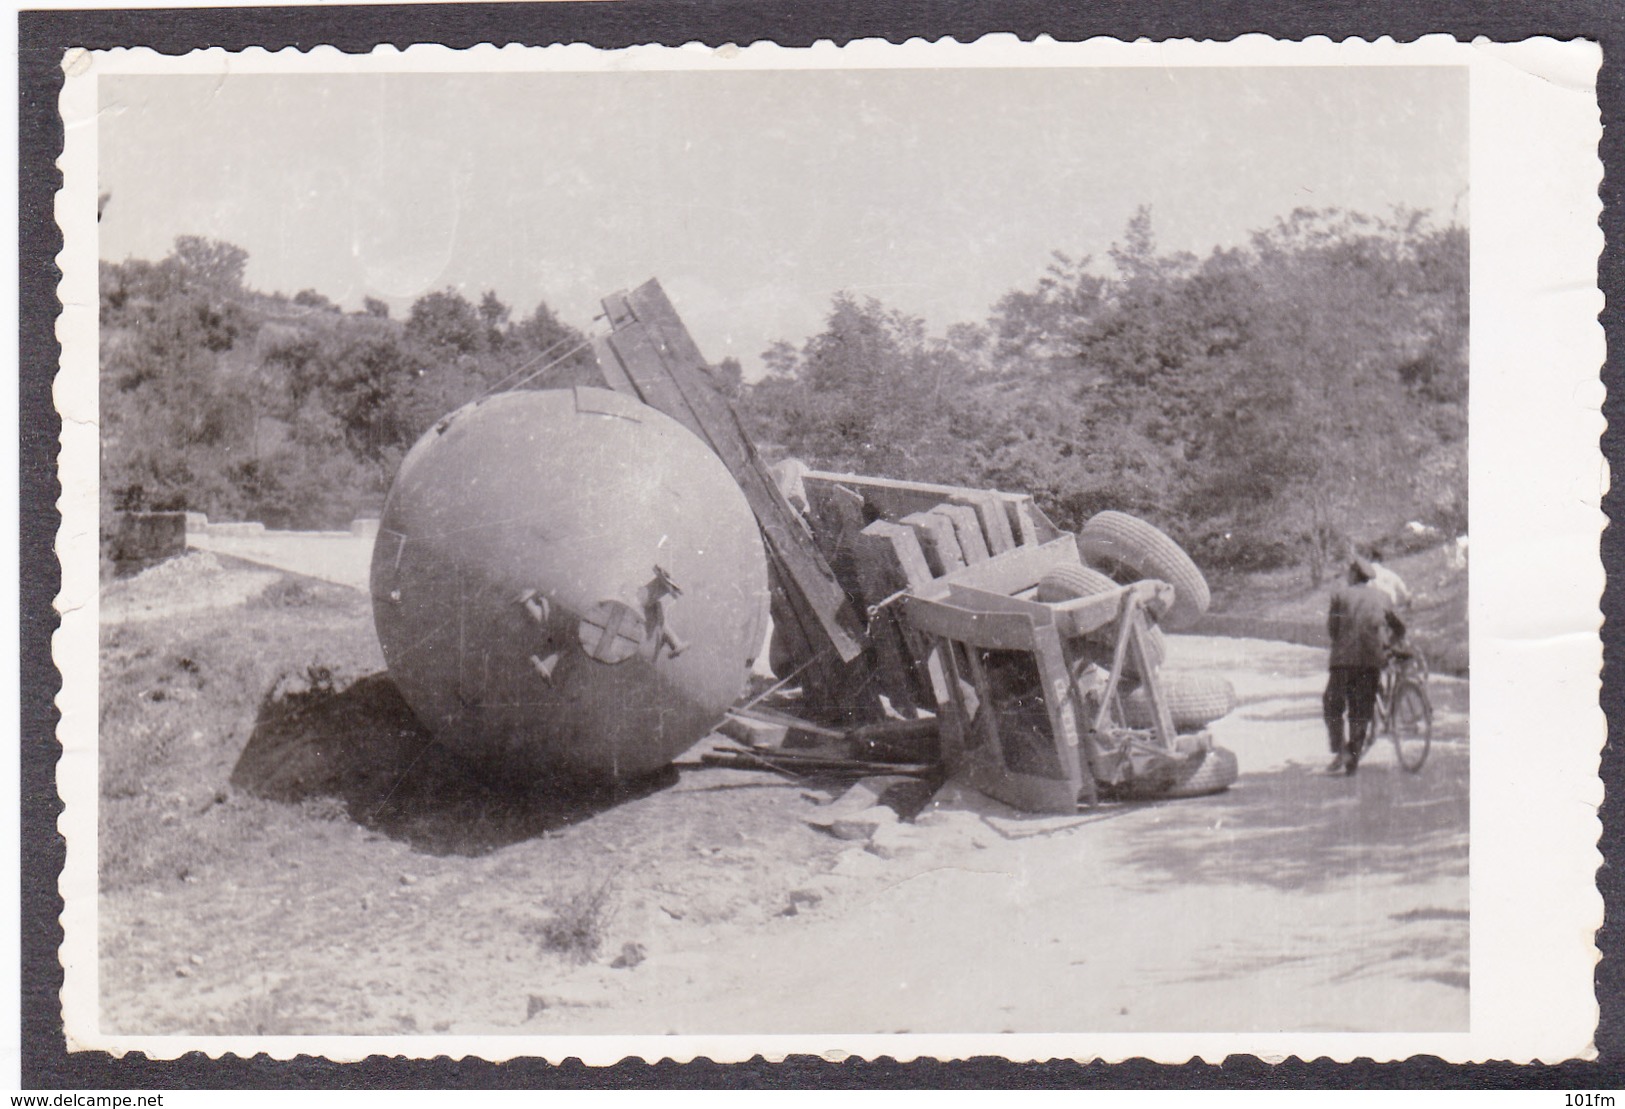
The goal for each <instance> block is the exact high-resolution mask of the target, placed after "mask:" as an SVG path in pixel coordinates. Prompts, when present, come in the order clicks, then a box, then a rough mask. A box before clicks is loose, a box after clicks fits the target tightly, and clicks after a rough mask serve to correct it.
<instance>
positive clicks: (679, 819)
mask: <svg viewBox="0 0 1625 1109" xmlns="http://www.w3.org/2000/svg"><path fill="white" fill-rule="evenodd" d="M351 546H352V548H353V547H354V546H356V544H353V543H352V544H351ZM317 549H318V550H319V548H317ZM221 553H226V552H221ZM232 553H233V554H237V553H238V552H232ZM194 557H196V556H194ZM349 557H350V558H351V560H352V564H353V565H359V566H362V567H364V565H365V561H364V559H363V560H361V561H360V562H358V563H357V562H354V555H353V552H352V554H351V555H350V556H349ZM334 564H335V565H339V566H341V567H342V565H344V559H343V558H342V557H340V558H337V559H335V560H334ZM258 572H259V571H255V570H239V571H236V573H238V574H253V573H258ZM362 573H363V581H364V569H363V571H362ZM330 580H336V579H330ZM245 611H246V610H245ZM103 619H104V636H105V632H106V629H107V627H108V626H109V625H110V623H111V624H116V622H117V619H118V616H117V610H116V609H115V610H114V611H113V613H112V614H111V615H110V614H109V610H108V607H107V606H104V611H103ZM354 619H356V620H364V619H365V605H364V604H363V603H358V604H357V605H356V607H355V616H354ZM1167 665H1168V667H1169V668H1170V669H1172V670H1189V671H1194V670H1208V671H1215V672H1220V673H1223V674H1224V675H1225V676H1227V677H1228V678H1229V679H1230V680H1231V681H1232V682H1233V683H1234V684H1235V686H1236V689H1237V691H1238V694H1239V695H1240V697H1241V700H1242V705H1241V707H1240V708H1239V709H1238V710H1237V711H1236V712H1234V713H1232V714H1231V715H1230V716H1228V717H1226V718H1225V719H1223V720H1221V721H1218V722H1216V723H1215V724H1214V725H1213V728H1212V730H1213V733H1214V736H1215V738H1216V740H1217V741H1218V742H1219V743H1221V744H1224V745H1225V746H1228V747H1230V748H1231V749H1232V750H1234V751H1235V752H1236V754H1237V756H1238V759H1239V761H1240V766H1241V778H1240V780H1239V781H1238V782H1237V784H1236V785H1235V786H1234V787H1233V788H1231V789H1230V790H1229V791H1227V792H1226V793H1224V794H1222V795H1219V796H1215V797H1208V798H1200V799H1192V800H1183V801H1172V802H1161V803H1144V804H1120V805H1110V806H1102V807H1100V808H1098V809H1095V810H1092V811H1087V812H1083V813H1080V814H1079V815H1077V816H1075V817H1043V818H1039V817H1031V816H1025V815H1023V814H1019V813H1015V812H1011V811H1009V810H1007V809H1004V808H1003V807H1002V806H1000V805H998V804H997V803H994V802H991V801H989V800H987V799H986V798H983V797H981V796H980V795H977V794H974V793H970V792H966V791H962V790H959V789H957V788H956V787H954V786H953V785H951V784H950V786H948V787H945V789H944V790H943V791H942V792H941V793H939V794H938V796H937V798H936V799H935V800H934V801H933V802H932V803H930V804H929V805H928V806H927V808H926V809H925V810H924V811H923V812H921V813H920V815H919V816H918V818H917V819H915V820H914V821H913V822H911V823H909V822H904V823H899V824H897V825H895V826H886V827H882V828H881V830H880V831H878V832H877V833H876V834H875V835H874V838H873V840H872V841H866V840H861V839H860V840H852V841H848V840H842V839H839V838H836V837H835V836H833V835H831V834H830V833H829V832H827V831H825V830H823V829H820V828H818V827H815V826H814V823H813V822H814V821H815V820H816V819H817V817H818V816H819V814H820V812H822V811H825V809H824V806H826V805H828V804H829V803H831V801H832V799H833V798H834V797H835V792H834V790H833V789H824V788H820V787H819V786H818V784H817V783H809V784H797V783H793V782H786V781H783V780H781V779H778V778H776V777H773V776H770V775H766V774H756V773H752V772H747V771H734V770H684V771H682V772H681V773H673V774H672V775H669V776H667V777H665V778H662V779H659V780H656V781H653V782H650V783H646V784H644V785H643V786H642V787H640V788H639V789H638V790H637V791H635V793H634V794H633V795H630V796H625V797H620V798H606V799H600V800H599V801H596V802H594V803H591V804H588V805H585V806H576V807H573V808H560V807H559V806H557V805H550V804H542V805H540V806H537V805H534V804H532V805H529V806H528V807H527V806H520V807H518V808H510V809H503V810H501V811H496V812H493V813H490V814H485V813H483V812H482V813H481V814H480V819H478V820H471V819H470V818H469V817H468V815H467V813H468V810H467V808H466V807H463V808H456V807H452V806H451V805H450V802H446V804H445V805H444V806H442V807H441V808H439V809H437V808H436V807H435V806H436V802H435V799H436V798H437V797H444V796H449V795H451V794H453V793H455V792H457V790H458V789H460V788H461V787H460V786H458V784H457V782H456V780H455V778H454V775H455V774H456V773H458V771H456V770H455V769H453V768H448V767H446V766H441V765H439V764H438V763H436V762H435V759H434V757H433V756H432V755H431V756H430V757H428V758H426V757H425V754H424V752H425V751H433V750H435V749H434V748H425V747H424V746H423V745H422V743H421V742H418V741H414V740H412V736H413V731H412V729H413V728H414V725H413V723H412V722H411V720H410V717H409V715H405V714H404V706H401V705H399V703H398V698H397V697H395V696H394V694H393V691H392V687H389V686H388V684H387V680H385V679H383V678H381V677H375V678H364V679H362V680H361V681H359V682H356V683H355V684H354V685H352V686H350V687H349V688H348V689H347V690H343V691H341V692H339V693H337V694H336V695H334V696H332V697H330V698H328V699H327V700H325V701H322V702H320V703H316V702H312V704H311V706H310V711H308V712H305V711H301V712H300V713H297V714H291V715H290V716H288V717H287V718H278V719H275V720H267V719H265V718H263V716H262V718H261V719H260V720H257V721H255V722H254V724H253V727H252V728H251V729H250V728H245V733H246V735H244V736H238V737H237V738H235V739H233V740H232V741H231V743H230V744H229V746H228V749H227V755H226V756H223V757H229V758H230V759H231V760H234V761H233V763H232V764H231V765H230V775H229V782H228V781H227V780H220V781H212V780H209V774H210V773H214V772H211V771H201V772H200V774H199V775H198V777H199V781H198V782H197V783H196V786H195V788H196V790H198V791H200V795H201V796H202V797H203V798H204V804H203V807H202V809H201V810H200V811H198V810H194V811H192V812H188V811H187V809H185V808H179V809H177V811H178V812H180V813H182V814H183V815H181V816H179V817H178V818H174V819H171V818H169V817H165V818H164V821H163V822H161V823H155V825H154V826H153V827H152V828H151V829H150V830H137V831H133V832H132V833H131V834H132V835H135V836H150V837H153V838H154V839H162V838H163V837H165V836H176V837H180V836H189V835H193V834H201V833H202V832H204V831H207V830H208V829H199V828H197V825H198V824H200V823H204V822H210V821H214V822H230V821H232V820H241V821H244V823H242V824H241V827H243V828H253V829H255V831H254V832H253V834H252V835H249V834H246V833H244V834H237V833H235V832H233V831H232V829H234V828H236V827H238V825H234V824H230V823H219V824H217V825H216V827H217V829H224V830H225V832H226V833H227V834H226V835H225V838H224V839H223V840H221V841H220V842H221V843H222V844H223V845H222V846H220V847H219V848H217V849H215V848H211V850H213V851H214V855H213V856H211V857H210V859H209V860H208V861H207V862H206V864H205V865H200V866H197V867H196V868H192V869H188V871H187V872H185V873H181V874H178V875H177V874H169V875H159V874H157V873H156V871H155V872H154V875H155V876H153V877H152V878H150V880H142V881H139V882H132V883H130V884H127V885H125V886H121V887H120V888H117V889H112V890H107V891H105V892H104V894H103V896H102V901H101V918H100V929H101V936H102V949H101V974H102V982H103V1026H104V1030H105V1031H122V1032H131V1033H176V1032H193V1033H304V1032H353V1033H366V1032H399V1033H413V1032H425V1033H426V1032H431V1031H452V1032H496V1031H505V1032H526V1033H538V1034H543V1033H571V1034H574V1033H612V1032H620V1033H665V1032H682V1033H728V1032H739V1033H745V1032H749V1033H758V1034H763V1033H794V1032H848V1033H859V1032H876V1033H885V1032H903V1031H912V1032H921V1031H938V1030H941V1031H962V1032H981V1031H988V1032H999V1031H1017V1032H1032V1031H1037V1032H1043V1031H1052V1032H1067V1031H1128V1030H1158V1031H1197V1030H1236V1031H1248V1030H1271V1031H1274V1030H1281V1031H1289V1030H1306V1031H1314V1030H1327V1031H1332V1030H1353V1031H1426V1030H1447V1029H1458V1030H1465V1029H1466V1027H1467V1019H1468V1004H1467V1001H1468V975H1467V969H1468V900H1467V899H1468V888H1467V865H1468V847H1467V842H1468V841H1467V830H1468V823H1467V818H1468V745H1467V715H1466V707H1467V704H1466V702H1467V689H1466V684H1465V683H1464V682H1459V681H1454V680H1450V679H1437V678H1436V679H1435V683H1434V699H1435V702H1436V705H1437V707H1438V718H1437V727H1436V730H1435V735H1436V741H1435V744H1434V749H1433V754H1432V757H1431V758H1430V759H1429V761H1428V764H1427V766H1426V767H1425V768H1424V769H1423V771H1422V773H1420V774H1417V775H1411V774H1407V773H1404V772H1403V771H1401V770H1400V769H1399V768H1398V767H1397V766H1396V765H1395V764H1394V762H1393V758H1392V753H1391V750H1390V749H1389V748H1387V747H1386V746H1381V747H1379V748H1378V749H1377V750H1376V751H1375V752H1374V753H1373V755H1372V756H1371V757H1370V758H1369V759H1368V760H1367V762H1366V763H1365V764H1363V765H1362V768H1361V770H1360V773H1359V774H1358V775H1356V776H1354V777H1352V778H1348V777H1343V776H1336V777H1333V776H1328V775H1326V774H1324V773H1322V772H1321V768H1322V766H1323V764H1324V763H1325V761H1326V759H1327V755H1326V753H1325V738H1324V733H1323V729H1322V725H1321V723H1320V713H1319V693H1320V689H1321V686H1322V684H1323V682H1324V669H1323V667H1324V652H1321V651H1318V650H1315V649H1312V648H1303V647H1295V646H1289V645H1283V644H1276V643H1269V642H1263V641H1256V640H1233V639H1232V640H1223V639H1207V638H1197V637H1181V636H1174V637H1170V652H1169V660H1168V663H1167ZM160 707H162V706H160ZM290 720H291V721H293V723H290V722H289V721H290ZM366 737H371V738H366ZM192 738H193V740H194V741H195V743H196V744H198V745H200V746H202V745H206V744H207V743H208V742H209V739H210V737H204V736H193V737H192ZM346 760H348V761H346ZM200 765H201V764H200ZM221 765H222V766H224V765H226V764H221ZM357 768H361V769H357ZM218 773H219V776H220V777H221V778H222V779H225V778H226V774H225V773H224V770H222V771H220V772H218ZM368 775H371V777H369V776H368ZM403 782H407V783H409V784H408V785H407V786H403V785H402V783H403ZM368 783H374V784H368ZM375 786H376V788H375ZM186 788H192V787H190V786H188V787H186ZM217 790H218V792H216V791H217ZM369 790H370V792H369ZM180 792H183V793H184V792H185V789H184V788H183V789H181V790H180ZM211 794H212V795H213V803H212V805H211V801H210V795H211ZM267 797H272V798H285V799H286V800H285V801H278V802H268V801H266V800H264V799H265V798H267ZM183 801H184V804H185V805H188V806H190V805H194V804H195V798H191V797H187V798H183ZM181 803H182V802H177V804H178V805H179V804H181ZM255 805H259V806H262V807H263V806H266V805H273V807H275V808H276V809H277V810H278V811H286V812H287V813H289V814H290V815H289V816H288V817H287V818H284V819H283V820H282V821H281V823H276V822H272V823H270V824H262V823H248V822H247V816H246V815H244V814H252V813H256V812H260V811H261V810H259V809H255V808H254V806H255ZM397 810H398V811H397ZM476 825H477V827H476ZM131 827H132V828H145V826H138V825H133V824H132V825H131ZM208 842H210V843H211V844H212V843H215V842H216V840H215V839H210V840H208ZM158 846H161V845H158ZM594 897H597V898H598V903H599V904H600V905H601V906H602V910H603V911H602V913H601V914H599V919H600V922H601V923H602V924H603V926H604V931H603V936H602V940H603V942H602V945H601V947H600V948H599V953H598V954H597V956H596V957H595V958H592V959H590V960H589V961H585V962H579V961H576V960H574V959H572V958H571V957H570V956H569V954H568V953H566V952H564V951H561V950H559V949H558V947H557V945H556V944H550V943H548V942H546V936H547V934H548V928H549V923H550V922H554V923H556V922H557V921H558V920H559V919H560V918H561V913H562V912H563V911H564V910H566V909H567V908H568V906H570V905H572V904H574V905H580V904H582V903H583V900H584V899H585V900H591V899H592V898H594Z"/></svg>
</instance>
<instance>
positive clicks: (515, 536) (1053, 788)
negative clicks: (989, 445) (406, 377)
mask: <svg viewBox="0 0 1625 1109" xmlns="http://www.w3.org/2000/svg"><path fill="white" fill-rule="evenodd" d="M604 307H605V314H606V318H607V319H608V321H609V325H610V331H609V334H608V335H607V336H606V337H604V338H602V339H599V340H596V341H595V343H594V349H595V354H596V356H597V370H598V376H597V377H596V378H592V379H589V380H585V381H579V382H575V383H573V384H572V385H571V386H570V387H568V388H563V389H556V390H548V391H543V392H529V393H522V394H520V393H509V394H499V395H496V396H492V397H488V398H482V399H481V400H480V401H477V402H475V403H473V404H470V405H467V406H465V407H464V408H462V409H459V410H458V411H457V412H454V413H452V414H450V415H448V416H447V417H445V418H444V419H443V420H441V421H440V422H439V423H437V424H436V426H435V427H434V428H433V429H431V430H430V431H429V432H428V433H427V434H426V435H425V436H424V437H423V439H422V440H420V442H419V443H418V444H417V445H416V446H415V447H414V448H413V450H412V451H411V452H410V453H409V454H408V456H407V457H406V459H405V460H404V461H403V464H402V466H401V470H400V472H399V474H398V475H397V477H396V479H395V481H394V484H393V486H392V488H391V491H390V494H389V498H388V501H387V502H386V507H385V511H384V515H383V519H382V522H381V525H380V529H379V535H378V539H377V544H376V546H375V548H374V554H373V564H372V596H373V607H374V617H375V624H376V626H377V629H378V635H379V640H380V643H381V644H382V646H383V649H384V654H385V658H386V660H387V661H388V663H389V666H390V671H391V674H392V676H393V677H394V679H395V681H396V683H397V685H398V686H399V687H400V689H401V692H402V694H403V696H404V697H405V698H406V700H407V702H408V704H410V705H411V706H412V708H413V710H414V712H415V713H416V714H417V715H418V716H419V718H420V719H421V720H422V721H423V722H424V723H425V725H426V726H428V727H429V728H430V729H431V730H432V731H433V732H435V734H436V735H437V737H438V738H440V739H441V740H442V742H445V743H446V744H448V745H449V746H452V747H454V748H456V749H460V750H462V751H464V752H466V753H468V754H471V755H473V756H475V757H478V758H480V759H483V760H488V761H493V762H496V763H498V764H500V765H501V766H503V767H505V768H509V769H510V770H511V772H512V773H515V774H519V775H523V776H524V777H525V778H526V779H527V780H533V781H534V780H541V781H544V782H545V781H551V780H558V781H561V782H562V781H566V780H579V779H598V780H602V779H606V778H607V779H624V778H629V777H635V776H637V775H640V774H644V773H647V772H649V771H651V770H654V769H657V768H659V767H661V766H664V765H665V764H667V763H669V762H670V761H672V760H673V759H674V758H675V757H676V756H677V755H678V754H680V753H681V752H682V751H684V750H686V749H687V748H688V747H689V746H691V745H692V744H693V743H695V742H696V741H697V740H699V739H701V738H703V737H704V736H705V735H706V734H707V733H708V732H710V730H711V729H712V728H714V727H715V726H716V725H717V724H719V723H720V722H721V721H722V719H723V717H724V715H725V714H727V713H728V712H729V710H730V708H731V707H732V706H734V705H735V704H736V703H737V702H738V701H739V700H740V698H741V697H742V695H743V694H744V692H745V690H746V686H747V683H748V681H749V680H750V674H751V669H752V667H753V665H754V664H755V663H756V661H757V660H756V654H757V653H758V651H759V650H760V648H761V645H762V642H763V630H764V629H763V623H764V620H765V618H766V615H767V612H768V610H769V609H770V610H771V615H772V623H773V652H772V653H773V669H774V671H775V672H776V674H777V676H778V677H779V678H780V679H781V681H780V683H779V684H780V686H789V685H791V684H792V683H794V684H795V686H796V688H798V689H799V699H798V702H797V704H796V713H797V716H798V718H805V719H807V720H808V721H811V722H813V724H812V726H813V727H814V728H815V729H817V730H821V731H823V732H824V733H826V734H835V735H840V734H862V733H863V732H864V730H865V729H869V730H870V734H880V733H883V732H884V731H885V730H886V729H888V728H890V729H892V731H893V732H896V731H897V730H898V729H899V728H901V729H903V730H906V731H909V732H910V733H911V734H923V733H925V732H930V733H932V734H934V735H935V737H936V740H937V743H936V745H935V748H934V756H935V761H936V763H937V766H938V768H939V769H940V771H941V772H942V773H943V774H947V775H958V776H960V777H962V778H963V779H965V780H966V781H968V782H969V784H971V785H972V786H974V787H976V788H978V789H980V790H982V791H983V792H985V793H987V794H989V795H991V796H993V797H995V798H998V799H999V800H1002V801H1005V802H1006V803H1009V804H1012V805H1014V806H1016V807H1018V808H1022V809H1025V810H1029V811H1043V812H1067V811H1074V810H1075V809H1076V808H1077V807H1078V805H1080V804H1084V805H1088V804H1093V803H1096V802H1098V801H1100V800H1102V799H1114V798H1150V797H1163V796H1187V795H1192V794H1197V793H1206V792H1213V791H1217V790H1220V789H1224V788H1225V787H1227V786H1228V785H1229V784H1230V783H1231V782H1232V781H1234V779H1235V777H1236V762H1235V757H1234V756H1233V755H1232V754H1231V753H1230V752H1229V751H1227V750H1225V749H1223V748H1221V747H1217V746H1215V745H1214V744H1213V743H1212V741H1211V738H1210V736H1209V735H1208V733H1207V732H1206V730H1205V729H1204V728H1203V725H1204V724H1205V723H1206V722H1208V721H1209V720H1212V719H1215V718H1216V717H1218V716H1222V715H1223V714H1224V713H1225V712H1228V711H1229V709H1230V707H1232V704H1233V699H1232V698H1233V695H1232V694H1230V692H1229V687H1228V685H1227V684H1226V685H1223V686H1222V688H1214V689H1205V688H1202V687H1200V686H1196V687H1192V686H1186V687H1183V688H1181V689H1179V690H1170V689H1169V688H1168V683H1167V681H1165V679H1164V677H1163V675H1162V673H1161V663H1162V659H1163V654H1164V647H1165V644H1164V641H1163V638H1162V632H1163V629H1164V628H1170V629H1173V628H1178V627H1182V626H1185V625H1186V624H1188V623H1189V622H1190V621H1191V620H1193V619H1195V618H1196V617H1198V616H1200V614H1201V613H1202V612H1203V611H1205V610H1206V608H1207V605H1208V589H1207V585H1206V583H1205V581H1204V580H1203V578H1202V575H1201V573H1200V571H1199V570H1198V569H1197V568H1196V566H1195V565H1194V564H1192V562H1191V560H1190V559H1189V558H1188V557H1187V556H1186V555H1185V553H1184V552H1183V551H1181V550H1180V549H1179V547H1178V546H1177V545H1176V544H1174V543H1173V541H1172V540H1170V539H1169V538H1168V537H1167V536H1165V535H1163V534H1162V533H1161V532H1160V531H1158V530H1157V529H1155V528H1154V527H1152V526H1151V525H1149V524H1147V523H1145V522H1144V521H1141V520H1138V519H1136V518H1134V517H1132V516H1127V515H1125V514H1123V513H1117V512H1105V513H1101V514H1100V515H1098V516H1096V517H1094V518H1093V519H1091V520H1090V521H1089V522H1088V523H1087V524H1086V525H1085V526H1084V527H1083V528H1082V529H1080V531H1079V532H1078V534H1077V535H1076V536H1074V535H1071V534H1067V533H1063V532H1061V531H1060V530H1059V529H1058V528H1057V527H1056V526H1055V525H1054V524H1053V523H1052V522H1051V521H1050V520H1049V519H1048V518H1047V517H1046V516H1045V515H1044V513H1043V512H1042V511H1041V510H1040V509H1039V507H1038V506H1037V505H1036V504H1035V503H1034V502H1033V501H1032V499H1031V498H1030V497H1029V496H1026V495H1023V494H1015V493H1006V492H999V491H992V490H980V489H969V488H961V487H955V486H945V485H933V484H927V483H919V482H903V481H891V480H886V479H882V478H876V477H868V476H862V475H854V474H835V473H825V472H820V471H807V470H798V471H796V472H794V473H793V474H792V475H790V476H791V478H792V480H791V481H787V482H783V483H782V484H783V486H784V487H782V488H781V482H779V481H775V475H774V474H773V473H772V472H771V471H770V470H769V468H768V466H767V465H766V464H765V462H764V461H763V459H762V458H761V456H760V455H759V454H758V452H757V450H756V448H755V446H754V445H753V444H752V442H751V440H750V438H749V436H748V435H747V434H746V433H745V432H744V430H743V428H742V427H741V425H740V423H739V421H738V419H737V416H736V415H735V413H734V411H733V409H732V407H731V406H730V405H729V403H728V401H727V400H726V398H725V397H723V396H722V394H721V393H720V392H719V391H718V390H717V389H716V387H715V385H714V383H713V381H712V379H711V376H710V373H709V371H708V369H707V366H706V363H705V360H704V359H703V358H702V357H701V355H700V353H699V351H698V349H697V348H696V347H695V345H694V343H693V341H692V339H691V338H690V336H689V335H688V332H687V330H686V328H684V326H683V324H682V322H681V320H680V319H679V318H678V316H677V314H676V312H675V310H674V309H673V308H672V306H671V303H670V301H669V300H668V299H667V298H666V296H665V294H664V292H663V291H662V290H661V288H660V286H659V284H658V282H654V281H651V282H649V283H647V284H645V285H643V286H640V287H639V288H637V289H635V290H633V291H631V292H629V293H622V294H616V295H615V296H612V297H609V298H607V299H606V300H605V301H604ZM780 476H781V478H782V477H783V476H784V475H780ZM928 722H929V723H928Z"/></svg>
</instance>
